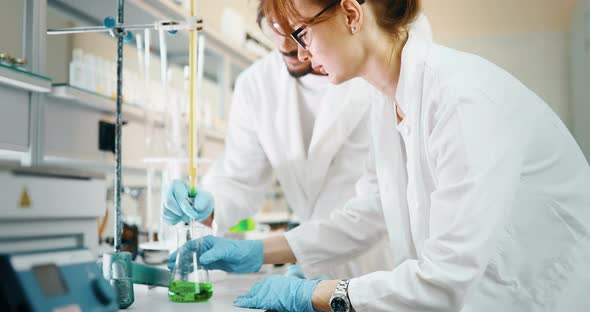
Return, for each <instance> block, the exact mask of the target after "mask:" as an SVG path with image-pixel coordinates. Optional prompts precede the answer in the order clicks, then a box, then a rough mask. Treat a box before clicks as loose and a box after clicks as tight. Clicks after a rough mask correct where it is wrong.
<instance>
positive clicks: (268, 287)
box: [234, 275, 319, 312]
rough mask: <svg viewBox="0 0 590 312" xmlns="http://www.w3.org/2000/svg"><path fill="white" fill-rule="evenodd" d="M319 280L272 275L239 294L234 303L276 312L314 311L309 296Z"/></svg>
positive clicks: (243, 306)
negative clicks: (243, 293) (241, 294)
mask: <svg viewBox="0 0 590 312" xmlns="http://www.w3.org/2000/svg"><path fill="white" fill-rule="evenodd" d="M318 283H319V280H313V281H310V280H306V279H300V278H296V277H289V276H278V275H273V276H270V277H268V278H266V279H265V280H263V281H261V282H258V283H256V284H255V285H254V286H253V287H252V289H250V291H249V292H248V293H247V294H245V295H243V296H239V297H238V298H237V299H236V300H235V301H234V305H236V306H238V307H242V308H253V309H263V310H272V311H277V312H288V311H289V312H292V311H301V312H314V311H315V310H314V309H313V306H312V303H311V296H312V294H313V290H314V288H315V287H316V285H317V284H318Z"/></svg>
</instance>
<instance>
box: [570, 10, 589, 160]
mask: <svg viewBox="0 0 590 312" xmlns="http://www.w3.org/2000/svg"><path fill="white" fill-rule="evenodd" d="M589 2H590V1H588V0H581V1H580V2H579V7H578V9H577V10H576V13H575V15H574V18H573V20H572V42H571V68H572V69H571V72H572V116H573V118H572V125H573V126H572V129H573V133H574V137H575V138H576V140H577V141H578V144H580V147H581V148H582V150H583V151H584V154H585V155H586V159H590V3H589Z"/></svg>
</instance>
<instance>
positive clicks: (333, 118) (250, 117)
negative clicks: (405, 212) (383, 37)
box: [203, 51, 393, 278]
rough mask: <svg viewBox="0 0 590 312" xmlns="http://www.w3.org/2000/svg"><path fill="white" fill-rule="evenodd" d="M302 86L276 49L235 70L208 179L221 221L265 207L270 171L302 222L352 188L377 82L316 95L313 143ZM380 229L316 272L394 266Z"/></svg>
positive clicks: (335, 204) (324, 212) (325, 212)
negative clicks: (305, 126)
mask: <svg viewBox="0 0 590 312" xmlns="http://www.w3.org/2000/svg"><path fill="white" fill-rule="evenodd" d="M298 88H301V86H300V85H299V84H298V82H297V80H296V79H295V78H293V77H291V76H290V75H289V73H288V72H287V70H286V66H285V64H284V61H283V60H282V58H281V55H280V54H279V53H278V52H277V51H275V52H273V53H271V54H270V55H268V56H267V57H265V58H263V59H262V60H259V61H258V62H256V63H255V64H254V65H253V66H251V67H250V68H248V69H247V70H246V71H245V72H244V73H242V75H240V77H239V78H238V80H237V82H236V87H235V93H234V96H233V98H234V100H233V103H232V107H231V112H230V117H229V122H228V129H227V137H226V141H225V150H224V153H223V156H222V158H221V159H219V160H218V161H217V162H216V163H215V164H214V165H213V166H212V168H211V169H210V170H209V171H208V172H207V174H206V176H205V179H204V183H203V187H204V189H206V190H208V191H209V192H211V193H213V197H214V202H215V221H216V222H217V224H218V226H219V229H221V230H224V229H227V228H229V227H230V226H232V225H234V224H235V223H236V222H238V221H239V220H240V219H243V218H247V217H251V216H252V215H254V214H255V213H256V212H257V211H258V210H259V209H260V208H261V207H262V204H263V201H264V195H265V193H266V192H267V191H268V190H269V185H270V182H271V178H272V174H273V173H274V175H275V176H276V177H277V179H278V181H279V182H280V183H281V186H282V189H283V191H284V194H285V198H286V200H287V203H288V205H289V206H290V207H291V209H292V210H293V212H294V213H295V214H296V215H297V216H298V217H299V218H300V219H301V221H302V223H305V222H307V221H308V220H313V219H318V218H327V217H328V216H329V214H330V212H331V211H332V210H334V209H337V208H342V206H344V204H345V203H346V201H347V200H348V199H349V198H352V197H354V196H355V183H356V181H357V180H358V179H359V177H360V176H361V175H362V173H363V164H364V161H365V159H366V158H367V157H368V145H369V137H368V127H367V120H368V114H369V102H368V100H367V97H368V96H369V95H370V94H371V93H372V92H374V91H373V89H372V87H371V86H370V85H369V84H367V83H366V82H365V81H364V80H360V79H358V80H355V81H350V82H348V83H345V84H342V85H340V86H331V85H328V89H327V91H326V92H327V93H326V95H325V96H324V97H323V102H324V103H317V104H318V105H321V106H320V110H319V112H318V115H317V116H316V120H315V124H314V130H313V134H312V138H311V142H310V144H309V150H308V151H306V150H305V148H304V143H303V138H302V137H303V134H302V131H301V119H300V117H299V114H300V112H299V109H300V107H301V105H299V103H298V102H297V101H298V100H299V98H298V94H297V92H298ZM301 92H305V90H301ZM381 234H382V239H381V243H380V244H379V246H376V247H374V248H373V249H372V251H371V252H370V253H368V254H367V255H363V256H361V258H359V259H350V260H351V261H350V263H348V264H343V265H340V266H334V267H330V268H326V269H325V270H321V271H320V272H318V275H326V276H328V277H335V276H342V275H344V276H350V277H353V276H360V275H363V274H366V273H368V272H374V271H378V270H382V269H391V268H392V267H393V266H392V259H391V254H390V253H389V247H388V246H389V244H388V242H387V234H386V232H385V231H383V232H382V233H381ZM302 235H305V234H302ZM318 275H308V276H307V277H308V278H313V277H317V276H318Z"/></svg>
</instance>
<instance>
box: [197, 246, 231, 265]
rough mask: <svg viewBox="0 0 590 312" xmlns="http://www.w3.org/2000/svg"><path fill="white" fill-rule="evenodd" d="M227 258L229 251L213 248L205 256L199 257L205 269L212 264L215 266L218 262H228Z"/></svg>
mask: <svg viewBox="0 0 590 312" xmlns="http://www.w3.org/2000/svg"><path fill="white" fill-rule="evenodd" d="M226 257H227V249H226V248H221V247H216V246H213V247H212V248H210V249H208V250H207V251H204V252H203V254H201V256H200V257H199V263H200V264H202V265H203V266H204V267H207V266H208V265H210V264H213V263H215V262H217V261H221V260H226V259H225V258H226Z"/></svg>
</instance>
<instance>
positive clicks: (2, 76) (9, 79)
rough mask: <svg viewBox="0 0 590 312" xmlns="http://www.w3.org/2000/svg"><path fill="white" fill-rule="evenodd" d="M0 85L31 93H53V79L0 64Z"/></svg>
mask: <svg viewBox="0 0 590 312" xmlns="http://www.w3.org/2000/svg"><path fill="white" fill-rule="evenodd" d="M0 83H2V84H4V85H7V86H11V87H15V88H19V89H22V90H25V91H31V92H40V93H46V92H50V91H51V79H49V78H47V77H44V76H40V75H37V74H33V73H31V72H28V71H24V70H20V69H17V68H14V67H11V66H6V65H2V64H0Z"/></svg>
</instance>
